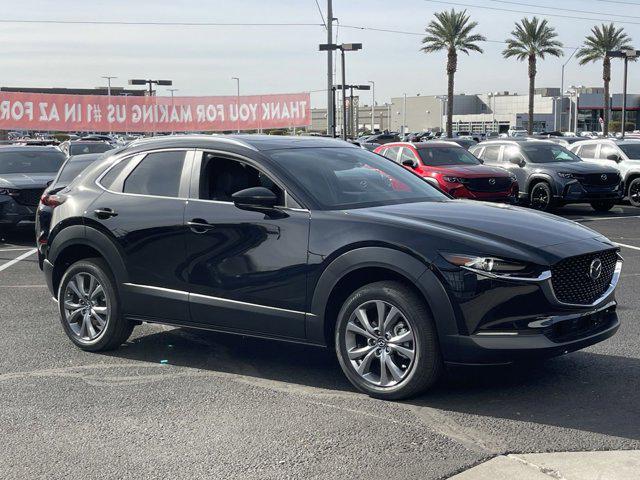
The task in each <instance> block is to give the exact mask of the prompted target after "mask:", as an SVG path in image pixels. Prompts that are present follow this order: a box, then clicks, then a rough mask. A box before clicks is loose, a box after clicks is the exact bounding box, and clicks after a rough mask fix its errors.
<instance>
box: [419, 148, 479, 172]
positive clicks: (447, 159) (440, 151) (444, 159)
mask: <svg viewBox="0 0 640 480" xmlns="http://www.w3.org/2000/svg"><path fill="white" fill-rule="evenodd" d="M417 150H418V155H420V159H421V160H422V163H424V164H425V165H429V166H432V167H437V166H440V165H480V161H479V160H478V159H477V158H476V157H474V156H473V155H472V154H471V153H469V152H468V151H467V150H465V149H464V148H462V147H433V148H418V149H417Z"/></svg>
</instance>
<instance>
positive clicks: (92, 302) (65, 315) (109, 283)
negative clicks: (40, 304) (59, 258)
mask: <svg viewBox="0 0 640 480" xmlns="http://www.w3.org/2000/svg"><path fill="white" fill-rule="evenodd" d="M58 307H59V310H60V321H61V322H62V327H63V328H64V331H65V333H66V334H67V336H68V337H69V338H70V339H71V341H72V342H73V343H74V344H76V345H77V346H78V347H80V348H81V349H83V350H88V351H92V352H97V351H101V350H110V349H113V348H117V347H118V346H119V345H121V344H122V343H123V342H125V341H126V340H127V339H128V338H129V336H130V335H131V332H132V330H133V324H132V323H131V322H129V321H127V320H125V319H124V318H123V317H122V316H121V314H120V305H119V301H118V295H117V292H116V285H115V281H114V279H113V276H112V274H111V271H110V270H109V267H108V266H107V264H106V263H105V262H104V261H103V260H101V259H99V258H90V259H86V260H80V261H78V262H76V263H74V264H73V265H71V266H70V267H69V268H68V269H67V271H66V272H65V273H64V275H63V276H62V281H61V282H60V287H59V289H58Z"/></svg>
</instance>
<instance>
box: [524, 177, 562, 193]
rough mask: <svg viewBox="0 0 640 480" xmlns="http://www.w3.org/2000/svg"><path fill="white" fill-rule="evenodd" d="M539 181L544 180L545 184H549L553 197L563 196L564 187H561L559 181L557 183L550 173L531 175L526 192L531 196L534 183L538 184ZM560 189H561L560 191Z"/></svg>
mask: <svg viewBox="0 0 640 480" xmlns="http://www.w3.org/2000/svg"><path fill="white" fill-rule="evenodd" d="M538 180H544V181H545V182H547V183H548V184H549V186H550V187H551V193H552V194H553V195H556V196H557V195H561V194H562V187H563V186H560V185H559V183H558V182H557V181H555V180H554V179H553V178H552V177H551V175H549V174H548V173H534V174H533V175H531V176H530V177H529V178H528V179H527V185H526V186H527V190H526V192H527V193H528V194H529V193H531V185H533V184H534V183H536V182H537V181H538ZM558 187H560V188H559V189H558Z"/></svg>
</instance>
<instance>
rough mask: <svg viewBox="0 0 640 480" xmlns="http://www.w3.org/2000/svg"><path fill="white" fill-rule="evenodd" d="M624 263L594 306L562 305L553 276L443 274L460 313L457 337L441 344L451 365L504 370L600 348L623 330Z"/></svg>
mask: <svg viewBox="0 0 640 480" xmlns="http://www.w3.org/2000/svg"><path fill="white" fill-rule="evenodd" d="M621 269H622V259H621V258H619V259H618V261H617V262H616V265H615V269H614V272H613V275H612V277H611V280H610V283H609V286H608V288H607V289H606V290H605V291H604V292H602V294H601V295H600V297H599V298H597V299H596V300H595V301H594V302H593V303H591V304H589V305H587V304H570V303H564V302H561V301H559V300H558V298H557V297H556V294H555V292H554V289H553V283H552V281H551V279H552V276H551V271H549V270H547V271H541V272H540V273H539V275H538V276H537V277H536V278H513V277H511V278H509V279H505V278H504V277H501V276H499V275H495V274H491V273H487V272H482V273H478V272H477V271H468V269H466V267H463V269H460V270H457V271H455V270H449V271H447V270H441V272H442V273H443V276H444V278H445V280H446V283H447V286H448V287H447V291H448V293H449V296H450V298H451V299H452V303H453V305H454V310H455V313H456V317H457V321H458V334H454V335H450V336H448V338H447V339H446V341H445V342H444V344H443V357H444V359H445V361H446V362H448V363H460V364H504V363H512V362H515V361H518V360H523V359H531V358H544V357H552V356H556V355H562V354H564V353H567V352H572V351H575V350H579V349H581V348H584V347H587V346H589V345H593V344H595V343H598V342H600V341H602V340H605V339H606V338H609V337H610V336H612V335H613V334H614V333H615V332H616V330H617V329H618V327H619V321H618V317H617V314H616V306H617V303H616V300H615V288H616V286H617V283H618V281H619V278H620V274H621Z"/></svg>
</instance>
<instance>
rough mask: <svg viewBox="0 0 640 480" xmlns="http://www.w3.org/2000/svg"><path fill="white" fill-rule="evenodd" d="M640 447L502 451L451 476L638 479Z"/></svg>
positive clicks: (462, 479)
mask: <svg viewBox="0 0 640 480" xmlns="http://www.w3.org/2000/svg"><path fill="white" fill-rule="evenodd" d="M639 478H640V450H617V451H611V452H559V453H532V454H512V455H500V456H499V457H496V458H493V459H491V460H489V461H488V462H485V463H483V464H481V465H478V466H477V467H474V468H471V469H469V470H467V471H465V472H462V473H459V474H458V475H454V476H453V477H451V478H450V480H515V479H517V480H550V479H556V480H638V479H639Z"/></svg>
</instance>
